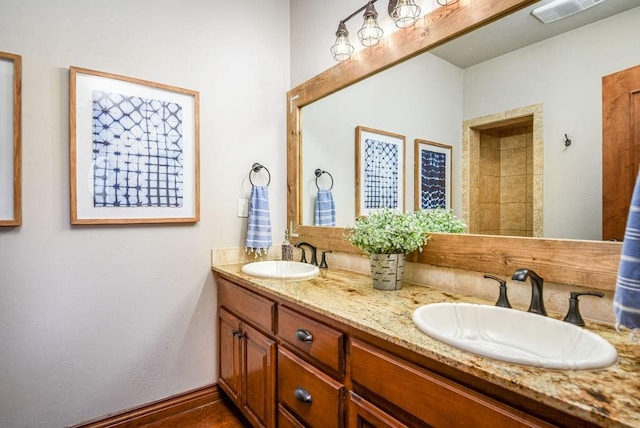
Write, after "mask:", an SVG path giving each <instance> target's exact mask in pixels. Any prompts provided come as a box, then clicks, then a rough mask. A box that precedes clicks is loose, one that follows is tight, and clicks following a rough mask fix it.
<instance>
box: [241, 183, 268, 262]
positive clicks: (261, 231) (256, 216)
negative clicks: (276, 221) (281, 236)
mask: <svg viewBox="0 0 640 428" xmlns="http://www.w3.org/2000/svg"><path fill="white" fill-rule="evenodd" d="M270 248H271V217H270V214H269V189H268V188H267V187H264V186H253V188H252V189H251V200H250V201H249V218H248V221H247V241H246V250H247V252H249V253H251V252H253V253H255V256H256V257H258V256H260V255H263V254H267V252H268V251H269V249H270Z"/></svg>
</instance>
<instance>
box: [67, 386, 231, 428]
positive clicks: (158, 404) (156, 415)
mask: <svg viewBox="0 0 640 428" xmlns="http://www.w3.org/2000/svg"><path fill="white" fill-rule="evenodd" d="M223 397H224V395H222V394H221V392H220V388H219V387H218V385H217V384H213V385H208V386H205V387H202V388H198V389H194V390H192V391H187V392H184V393H182V394H178V395H174V396H171V397H168V398H165V399H162V400H158V401H155V402H153V403H150V404H146V405H144V406H140V407H136V408H133V409H130V410H126V411H124V412H118V413H114V414H111V415H107V416H104V417H101V418H99V419H96V420H92V421H88V422H83V423H81V424H79V425H74V426H73V427H72V428H134V427H140V426H142V425H146V424H150V423H153V422H156V421H158V420H160V419H164V418H166V417H169V416H173V415H177V414H179V413H183V412H186V411H189V410H192V409H196V408H198V407H200V406H204V405H205V404H211V403H215V402H216V401H219V400H222V399H223Z"/></svg>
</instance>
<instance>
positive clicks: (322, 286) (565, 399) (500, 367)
mask: <svg viewBox="0 0 640 428" xmlns="http://www.w3.org/2000/svg"><path fill="white" fill-rule="evenodd" d="M241 267H242V264H233V265H221V266H218V265H215V266H214V267H213V270H214V271H216V272H219V273H221V274H223V275H225V276H227V277H230V278H233V279H235V280H237V281H238V282H240V283H242V284H246V285H250V286H252V287H254V288H255V289H257V290H263V291H266V292H269V293H271V294H273V295H275V296H277V297H279V298H282V299H283V300H286V301H290V302H293V303H296V304H298V305H300V306H303V307H305V308H308V309H311V310H313V311H315V312H317V313H320V314H323V315H326V316H328V317H330V318H333V319H335V320H337V321H340V322H342V323H344V324H347V325H349V326H352V327H355V328H358V329H360V330H362V331H364V332H366V333H369V334H371V335H373V336H376V337H379V338H381V339H384V340H386V341H388V342H391V343H394V344H396V345H398V346H401V347H404V348H407V349H409V350H412V351H414V352H416V353H418V354H420V355H424V356H426V357H429V358H431V359H434V360H436V361H439V362H441V363H444V364H446V365H448V366H450V367H454V368H456V369H458V370H460V371H462V372H464V373H468V374H471V375H474V376H476V377H478V378H481V379H484V380H487V381H490V382H492V383H494V384H496V385H499V386H501V387H503V388H505V389H507V390H511V391H514V392H517V393H519V394H521V395H524V396H526V397H529V398H532V399H534V400H536V401H539V402H542V403H544V404H547V405H549V406H551V407H554V408H556V409H559V410H561V411H564V412H567V413H570V414H573V415H575V416H578V417H580V418H582V419H585V420H587V421H590V422H593V423H596V424H599V425H601V426H611V427H618V426H620V427H639V426H640V344H634V343H633V342H632V341H631V340H630V337H629V333H628V332H623V333H620V332H617V331H616V330H615V329H614V328H611V327H608V326H604V325H599V324H594V323H589V322H587V326H586V328H587V329H588V330H589V331H592V332H594V333H597V334H599V335H600V336H602V337H603V338H605V339H606V340H608V341H609V342H610V343H611V344H612V345H614V346H615V347H616V349H617V351H618V354H619V360H618V362H617V363H616V364H614V365H613V366H611V367H608V368H606V369H600V370H576V371H571V370H566V371H565V370H547V369H540V368H534V367H528V366H522V365H517V364H510V363H504V362H501V361H497V360H493V359H489V358H485V357H481V356H477V355H474V354H471V353H468V352H465V351H462V350H459V349H458V348H455V347H452V346H450V345H447V344H445V343H443V342H440V341H438V340H436V339H432V338H431V337H429V336H428V335H426V334H424V333H422V332H421V331H420V330H418V329H417V328H416V327H415V326H414V324H413V322H412V320H411V317H412V314H413V311H414V310H415V309H416V308H418V307H419V306H422V305H425V304H429V303H435V302H443V301H448V302H451V301H465V302H471V303H482V304H493V302H487V301H486V300H483V299H479V298H474V297H469V296H464V295H460V294H455V293H451V292H445V291H442V290H437V289H433V288H430V287H425V286H421V285H414V284H407V283H404V284H403V287H402V289H401V290H397V291H380V290H375V289H374V288H373V286H372V283H371V278H370V277H369V276H367V275H363V274H359V273H355V272H351V271H346V270H341V269H335V268H331V269H323V270H321V273H320V275H319V276H318V277H316V278H313V279H310V280H305V281H297V282H295V281H286V280H278V279H262V278H254V277H250V276H248V275H245V274H243V273H242V272H241ZM550 315H552V316H553V314H550Z"/></svg>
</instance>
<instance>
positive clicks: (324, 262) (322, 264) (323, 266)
mask: <svg viewBox="0 0 640 428" xmlns="http://www.w3.org/2000/svg"><path fill="white" fill-rule="evenodd" d="M327 253H333V251H331V250H326V251H323V252H322V260H320V266H319V267H320V269H327V268H328V267H329V265H328V264H327V255H326V254H327Z"/></svg>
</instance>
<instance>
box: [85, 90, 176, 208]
mask: <svg viewBox="0 0 640 428" xmlns="http://www.w3.org/2000/svg"><path fill="white" fill-rule="evenodd" d="M92 94H93V159H92V161H93V180H92V182H93V206H94V207H178V208H179V207H182V206H183V197H184V195H183V193H184V190H183V124H182V106H181V105H180V104H179V103H175V102H166V101H161V100H158V99H152V98H143V97H138V96H128V95H123V94H118V93H112V92H105V91H100V90H94V91H93V92H92Z"/></svg>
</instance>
